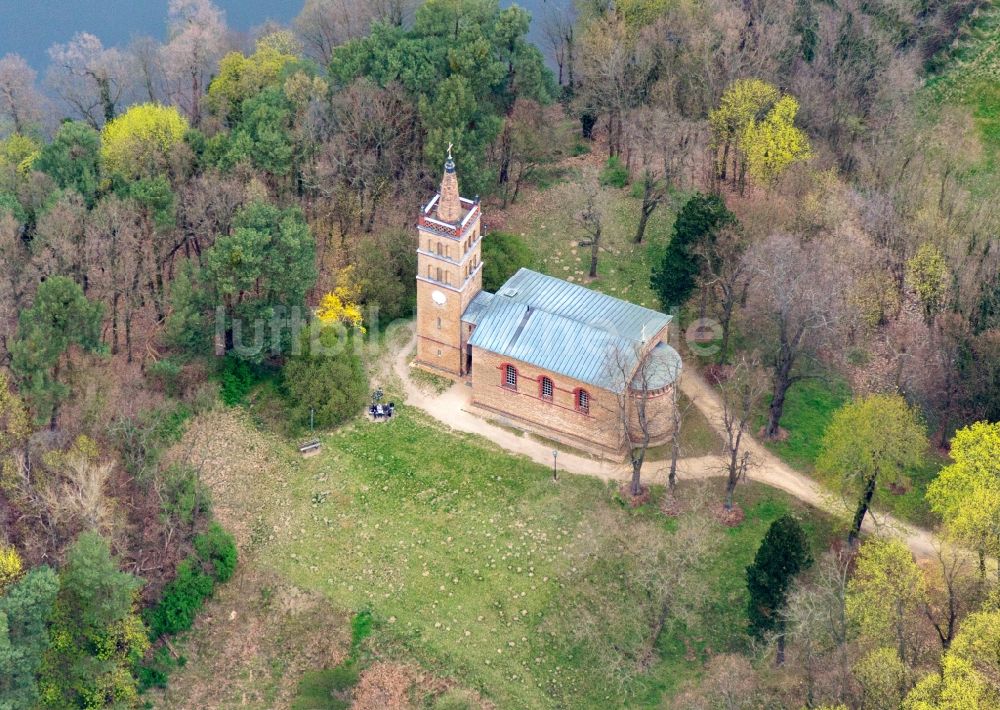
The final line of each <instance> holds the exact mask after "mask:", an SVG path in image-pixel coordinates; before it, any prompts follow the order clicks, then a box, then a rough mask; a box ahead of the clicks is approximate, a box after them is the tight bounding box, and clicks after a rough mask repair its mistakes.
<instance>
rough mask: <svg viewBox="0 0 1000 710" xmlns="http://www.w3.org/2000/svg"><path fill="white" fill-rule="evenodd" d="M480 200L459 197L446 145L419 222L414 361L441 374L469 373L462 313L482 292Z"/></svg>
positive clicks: (449, 151)
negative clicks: (437, 183)
mask: <svg viewBox="0 0 1000 710" xmlns="http://www.w3.org/2000/svg"><path fill="white" fill-rule="evenodd" d="M479 218H480V210H479V200H478V198H477V199H475V200H467V199H465V198H463V197H461V196H460V195H459V192H458V175H457V174H456V173H455V161H454V160H453V159H452V157H451V146H448V160H447V161H446V162H445V164H444V177H442V179H441V190H440V192H438V194H437V195H435V196H434V197H433V198H432V199H431V201H430V202H428V203H427V204H426V205H425V206H424V208H423V210H422V211H421V212H420V217H419V218H418V220H417V239H418V241H417V359H416V364H417V365H418V366H420V367H422V368H424V369H426V370H429V371H431V372H434V373H436V374H439V375H445V376H448V377H452V378H455V379H457V378H460V377H463V376H465V375H466V374H468V368H469V362H470V357H469V354H468V353H467V345H466V341H467V340H468V334H469V333H468V330H467V329H466V328H464V327H463V325H462V314H463V313H465V309H466V308H467V307H468V306H469V303H470V302H471V301H472V299H474V298H475V297H476V295H477V294H478V293H479V292H480V291H482V289H483V265H482V261H481V260H480V256H479V255H480V241H481V239H482V235H481V234H480V227H479Z"/></svg>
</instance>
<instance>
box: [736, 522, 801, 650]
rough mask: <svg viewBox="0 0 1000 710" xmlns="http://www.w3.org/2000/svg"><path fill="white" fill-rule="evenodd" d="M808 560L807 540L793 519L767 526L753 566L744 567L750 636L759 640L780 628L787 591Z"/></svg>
mask: <svg viewBox="0 0 1000 710" xmlns="http://www.w3.org/2000/svg"><path fill="white" fill-rule="evenodd" d="M812 561H813V560H812V555H810V553H809V540H808V539H807V538H806V534H805V531H804V530H803V529H802V526H801V525H799V522H798V521H797V520H796V519H795V518H794V517H792V516H790V515H783V516H782V517H780V518H778V519H777V520H775V521H774V522H773V523H771V527H769V528H768V529H767V534H766V535H765V536H764V540H763V542H761V544H760V547H759V548H757V555H756V556H755V557H754V561H753V564H751V565H750V566H749V567H747V590H748V591H749V593H750V598H749V599H748V602H747V616H748V617H749V619H750V631H751V633H752V634H754V635H755V636H757V637H759V638H760V637H763V636H765V634H767V633H769V632H773V631H780V630H781V629H782V628H783V626H784V623H783V619H782V611H783V610H784V607H785V603H786V601H787V600H788V591H789V589H790V588H791V585H792V582H793V581H794V580H795V576H796V575H798V574H799V573H800V572H802V571H803V570H805V569H807V568H809V567H810V566H811V565H812Z"/></svg>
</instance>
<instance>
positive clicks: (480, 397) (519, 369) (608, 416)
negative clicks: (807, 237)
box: [414, 154, 681, 458]
mask: <svg viewBox="0 0 1000 710" xmlns="http://www.w3.org/2000/svg"><path fill="white" fill-rule="evenodd" d="M481 217H482V213H481V210H480V204H479V201H478V200H469V199H466V198H464V197H461V196H460V194H459V189H458V176H457V174H456V172H455V163H454V161H453V160H452V158H451V155H450V154H449V156H448V161H447V162H446V163H445V168H444V177H443V179H442V181H441V190H440V192H439V193H438V194H437V195H435V196H434V197H433V199H431V201H430V202H428V203H427V205H426V206H425V207H424V208H423V210H422V212H421V213H420V216H419V219H418V222H417V230H418V237H419V241H418V244H417V333H416V335H417V353H416V361H415V363H414V365H415V366H417V367H420V368H422V369H425V370H427V371H429V372H433V373H435V374H438V375H443V376H446V377H449V378H451V379H453V380H456V381H464V382H466V383H467V384H469V385H470V386H471V389H472V404H471V409H472V410H473V411H475V412H477V413H478V414H480V415H482V416H484V417H485V418H488V419H494V420H498V421H500V422H502V423H504V424H507V425H510V426H513V427H516V428H518V429H522V430H525V431H529V432H533V433H536V434H539V435H542V436H544V437H546V438H548V439H552V440H555V441H557V442H560V443H562V444H565V445H568V446H572V447H574V448H578V449H583V450H585V451H588V452H591V453H595V454H599V455H603V456H607V457H611V458H621V457H622V456H623V455H624V454H625V453H626V452H627V448H628V447H627V446H626V437H627V436H630V437H632V438H633V439H635V438H636V437H641V436H642V432H643V430H646V431H648V433H649V436H650V443H651V445H657V444H660V443H663V442H665V441H666V440H667V439H668V437H669V435H670V433H671V431H672V427H673V416H672V412H673V407H674V398H673V396H672V395H673V390H672V388H673V387H674V386H675V383H676V382H677V380H678V378H679V376H680V371H681V359H680V356H679V355H678V354H677V351H675V350H674V349H673V348H672V347H671V346H670V345H668V344H667V334H668V328H669V325H670V320H671V318H670V316H667V315H664V314H662V313H659V312H657V311H654V310H651V309H649V308H643V307H641V306H637V305H635V304H633V303H629V302H628V301H623V300H621V299H618V298H613V297H611V296H607V295H605V294H602V293H599V292H597V291H594V290H592V289H589V288H586V287H584V286H581V285H579V284H574V283H570V282H568V281H564V280H562V279H557V278H554V277H552V276H546V275H544V274H540V273H537V272H535V271H532V270H530V269H521V270H520V271H518V272H517V273H516V274H514V275H513V276H512V277H511V278H510V279H509V280H508V281H507V282H506V283H505V284H504V285H503V286H502V287H501V288H500V289H499V290H498V291H497V293H488V292H486V291H483V278H482V269H483V264H482V260H481V259H480V246H481V244H482V238H483V235H482V231H481V226H480V223H481ZM640 418H641V419H642V420H643V421H644V422H645V425H644V426H643V425H642V424H640V421H639V420H640ZM626 422H627V424H626Z"/></svg>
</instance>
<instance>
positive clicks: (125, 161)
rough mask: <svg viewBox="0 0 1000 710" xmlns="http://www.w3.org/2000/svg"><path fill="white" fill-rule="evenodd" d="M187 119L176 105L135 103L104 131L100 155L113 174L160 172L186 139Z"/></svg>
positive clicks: (135, 174)
mask: <svg viewBox="0 0 1000 710" xmlns="http://www.w3.org/2000/svg"><path fill="white" fill-rule="evenodd" d="M187 130H188V122H187V119H186V118H184V117H183V116H182V115H181V114H180V112H178V110H177V109H176V108H174V107H173V106H161V105H159V104H153V103H147V104H139V105H137V106H133V107H132V108H130V109H129V110H128V111H126V112H125V113H123V114H122V115H121V116H119V117H118V118H116V119H114V120H113V121H109V122H108V123H106V124H105V126H104V129H103V130H102V131H101V157H102V158H103V159H104V165H105V167H106V168H107V169H108V171H109V172H111V173H116V172H117V173H121V174H122V175H127V176H130V177H141V176H144V175H150V174H153V173H156V172H159V171H160V169H161V168H163V167H164V166H165V165H166V163H167V158H168V156H169V155H170V152H171V150H172V149H173V148H174V147H175V146H176V145H177V144H179V143H180V142H181V141H182V140H184V134H185V133H186V132H187Z"/></svg>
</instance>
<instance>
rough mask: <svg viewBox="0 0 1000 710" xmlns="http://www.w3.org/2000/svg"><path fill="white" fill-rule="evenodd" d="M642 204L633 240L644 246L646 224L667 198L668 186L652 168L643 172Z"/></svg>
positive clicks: (647, 168)
mask: <svg viewBox="0 0 1000 710" xmlns="http://www.w3.org/2000/svg"><path fill="white" fill-rule="evenodd" d="M639 184H640V185H642V204H641V206H640V207H639V224H638V225H637V226H636V229H635V238H634V239H633V240H632V241H633V242H635V243H636V244H642V238H643V237H644V236H645V234H646V224H647V223H648V222H649V218H650V216H652V214H653V212H655V211H656V208H657V207H659V206H660V205H661V204H662V203H663V201H664V200H665V199H666V197H667V184H666V182H665V181H664V180H663V179H662V177H661V176H660V175H659V173H657V172H655V171H654V170H653V169H652V168H650V167H646V168H645V169H644V170H643V171H642V181H641V182H640V183H639Z"/></svg>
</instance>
